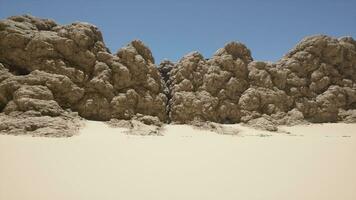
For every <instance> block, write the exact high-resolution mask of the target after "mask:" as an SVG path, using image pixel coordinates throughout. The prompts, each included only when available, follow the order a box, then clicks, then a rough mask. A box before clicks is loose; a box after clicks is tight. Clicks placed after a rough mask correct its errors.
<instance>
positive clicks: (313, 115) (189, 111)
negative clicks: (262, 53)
mask: <svg viewBox="0 0 356 200" xmlns="http://www.w3.org/2000/svg"><path fill="white" fill-rule="evenodd" d="M154 62H155V61H154V57H153V55H152V52H151V51H150V50H149V48H148V47H147V46H146V45H145V44H143V43H142V42H141V41H139V40H135V41H132V42H131V43H129V44H128V45H127V46H125V47H123V48H121V49H119V50H118V52H117V53H116V54H112V53H110V51H109V50H108V48H106V46H105V44H104V41H103V37H102V34H101V32H100V30H99V29H98V28H97V27H96V26H94V25H91V24H88V23H82V22H77V23H72V24H69V25H59V24H57V23H55V22H54V21H52V20H47V19H40V18H36V17H32V16H29V15H24V16H14V17H9V18H8V19H4V20H1V21H0V112H1V118H2V121H3V120H4V119H5V118H6V119H8V120H7V122H6V123H2V125H1V126H0V131H1V132H4V130H6V131H7V132H11V131H9V130H10V129H11V127H17V128H16V130H24V131H26V130H27V128H24V127H28V126H29V125H26V123H23V121H24V120H22V121H21V120H20V119H28V120H33V123H34V124H36V123H39V122H40V121H41V118H43V122H46V121H47V122H48V120H49V119H58V120H56V121H61V120H62V121H63V122H65V121H67V122H73V123H74V122H75V120H74V118H76V117H73V116H75V113H78V115H79V116H81V117H83V118H86V119H93V120H104V121H108V120H110V119H118V120H129V119H136V120H138V121H143V122H144V123H146V122H148V121H152V120H151V119H155V120H153V121H157V120H159V121H161V122H168V123H169V122H173V123H191V122H193V121H195V122H199V121H200V122H204V121H211V122H218V123H239V122H243V123H246V124H250V125H251V126H253V125H256V126H257V127H259V125H260V124H262V126H266V127H267V126H268V127H269V129H270V130H273V129H274V128H273V125H278V124H294V123H297V122H298V123H299V122H303V121H309V122H334V121H340V120H343V121H347V122H352V121H354V119H355V116H354V113H355V110H356V41H355V40H354V39H352V38H351V37H344V38H339V39H335V38H332V37H328V36H323V35H319V36H312V37H308V38H306V39H304V40H303V41H301V42H300V43H299V44H298V45H297V46H296V47H295V48H294V49H293V50H291V51H290V52H289V53H288V54H286V55H285V56H284V57H283V58H282V59H281V60H279V61H278V62H276V63H270V62H260V61H253V59H252V56H251V52H250V50H249V49H248V48H247V47H246V46H245V45H243V44H241V43H238V42H230V43H228V44H226V45H225V46H224V47H223V48H221V49H219V50H218V51H217V52H216V53H215V54H214V55H213V56H212V58H209V59H205V58H204V57H203V56H202V55H201V54H200V53H198V52H192V53H190V54H188V55H186V56H184V57H183V58H182V59H181V60H179V61H178V62H177V63H172V62H170V61H164V62H162V63H161V64H160V65H159V66H156V65H155V63H154ZM71 113H72V114H73V115H72V114H71ZM6 116H8V117H6ZM11 116H12V117H11ZM69 116H70V117H69ZM15 118H16V119H18V120H15V121H16V122H15V121H14V120H13V121H14V122H13V123H10V121H11V120H10V119H15ZM72 119H73V120H72ZM141 119H142V120H141ZM148 119H149V120H148ZM9 120H10V121H9ZM49 121H51V123H44V124H43V125H41V126H37V127H38V129H39V130H42V129H41V127H46V126H47V127H48V128H50V129H51V130H53V131H54V132H55V131H56V130H58V129H56V128H55V123H54V121H53V120H49ZM52 122H53V123H52ZM19 123H22V124H24V125H20V124H19ZM30 123H32V122H30ZM155 123H158V122H155ZM14 124H19V125H14ZM59 124H60V123H59ZM62 124H63V123H62ZM263 124H265V125H263ZM61 127H62V128H63V126H61ZM68 127H76V126H72V125H70V126H68ZM28 130H32V128H29V129H28ZM34 130H37V129H34ZM34 130H32V131H34ZM44 130H47V129H44ZM66 130H67V129H66ZM68 130H69V128H68ZM6 131H5V132H6ZM48 132H51V131H48ZM37 135H45V134H44V133H43V134H42V132H41V131H39V133H38V134H37ZM57 135H58V134H57ZM65 135H70V134H65Z"/></svg>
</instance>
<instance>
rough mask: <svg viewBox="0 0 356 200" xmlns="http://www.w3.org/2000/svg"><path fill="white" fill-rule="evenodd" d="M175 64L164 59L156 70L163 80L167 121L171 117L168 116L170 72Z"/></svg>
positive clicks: (168, 121)
mask: <svg viewBox="0 0 356 200" xmlns="http://www.w3.org/2000/svg"><path fill="white" fill-rule="evenodd" d="M174 66H175V64H174V63H172V62H171V61H169V60H164V61H162V62H161V63H160V64H159V66H158V71H159V73H160V74H161V77H162V82H163V87H164V89H163V93H164V94H165V95H166V97H167V102H166V119H167V123H168V124H169V123H171V118H170V113H171V106H170V100H171V98H172V94H171V80H170V72H171V70H172V69H173V67H174Z"/></svg>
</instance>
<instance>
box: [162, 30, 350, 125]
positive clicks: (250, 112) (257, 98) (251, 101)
mask: <svg viewBox="0 0 356 200" xmlns="http://www.w3.org/2000/svg"><path fill="white" fill-rule="evenodd" d="M170 73H171V74H170V75H171V76H170V80H169V81H170V84H169V85H168V87H170V89H169V91H171V96H172V97H171V99H170V101H169V105H170V119H171V120H172V122H176V123H188V122H190V121H195V120H196V121H213V122H220V123H238V122H244V123H248V124H250V125H253V124H267V123H265V122H266V120H267V121H269V122H271V123H273V124H276V125H278V124H295V123H299V122H302V121H309V122H335V121H342V120H344V121H352V119H353V117H352V113H354V112H353V110H355V109H356V98H355V97H356V41H355V40H353V39H352V38H351V37H343V38H339V39H335V38H332V37H328V36H324V35H319V36H312V37H308V38H306V39H304V40H303V41H301V42H300V43H299V44H298V45H297V46H296V47H295V48H294V49H293V50H291V51H290V52H289V53H288V54H287V55H286V56H284V57H283V58H282V59H281V60H279V61H278V62H276V63H270V62H260V61H252V57H251V54H250V52H249V50H248V49H247V48H246V47H245V46H244V45H243V44H240V43H235V42H232V43H228V44H227V45H225V47H224V48H222V49H220V50H218V51H217V53H216V54H215V55H214V56H213V57H212V58H210V59H204V58H203V56H202V55H201V54H199V53H198V52H193V53H190V54H188V55H186V56H184V57H183V58H182V59H181V60H180V61H179V62H178V63H177V64H176V65H175V66H174V67H173V69H172V70H171V72H170ZM345 110H347V111H348V112H345ZM259 118H263V119H259ZM262 121H263V122H264V123H260V122H262ZM255 122H256V123H255ZM262 126H263V125H262ZM266 127H267V125H266ZM268 129H270V130H273V129H274V128H268Z"/></svg>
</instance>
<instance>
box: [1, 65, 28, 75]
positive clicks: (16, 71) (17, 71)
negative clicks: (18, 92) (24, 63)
mask: <svg viewBox="0 0 356 200" xmlns="http://www.w3.org/2000/svg"><path fill="white" fill-rule="evenodd" d="M2 63H3V64H4V67H5V68H7V69H8V70H9V72H10V73H11V74H13V75H15V76H25V75H28V74H30V73H31V71H30V70H28V69H27V68H26V67H21V66H16V65H9V64H7V63H6V62H2Z"/></svg>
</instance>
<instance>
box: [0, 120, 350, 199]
mask: <svg viewBox="0 0 356 200" xmlns="http://www.w3.org/2000/svg"><path fill="white" fill-rule="evenodd" d="M226 126H228V125H226ZM233 127H234V128H237V129H239V130H240V132H239V134H238V135H237V136H232V135H220V134H216V133H212V132H209V131H204V130H197V129H194V128H192V127H190V126H186V125H167V126H166V127H165V129H164V132H163V134H164V136H132V135H126V134H124V133H123V130H124V129H120V128H110V127H108V126H107V125H106V124H104V123H102V122H94V121H87V122H86V127H85V128H83V129H82V131H81V134H80V135H78V136H74V137H71V138H38V137H37V138H36V137H26V136H10V135H0V199H1V200H17V199H28V200H32V199H34V200H42V199H46V200H47V199H51V200H56V199H58V200H59V199H61V200H62V199H67V200H70V199H73V200H74V199H75V200H78V199H85V200H90V199H93V200H94V199H95V200H96V199H105V200H110V199H115V200H116V199H126V200H134V199H138V200H142V199H155V200H159V199H162V200H163V199H170V200H173V199H177V200H178V199H179V200H181V199H194V200H196V199H205V200H207V199H212V200H213V199H214V200H216V199H222V200H228V199H231V200H232V199H234V200H236V199H249V200H254V199H264V200H265V199H273V200H276V199H283V200H284V199H288V200H294V199H295V200H300V199H303V200H308V199H310V200H316V199H322V200H328V199H330V200H336V199H342V200H354V199H356V170H355V169H356V131H355V130H356V124H322V125H308V126H295V127H282V128H281V129H283V130H285V131H289V132H290V134H283V133H271V132H264V131H256V130H253V129H250V128H247V127H242V126H239V125H233Z"/></svg>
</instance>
